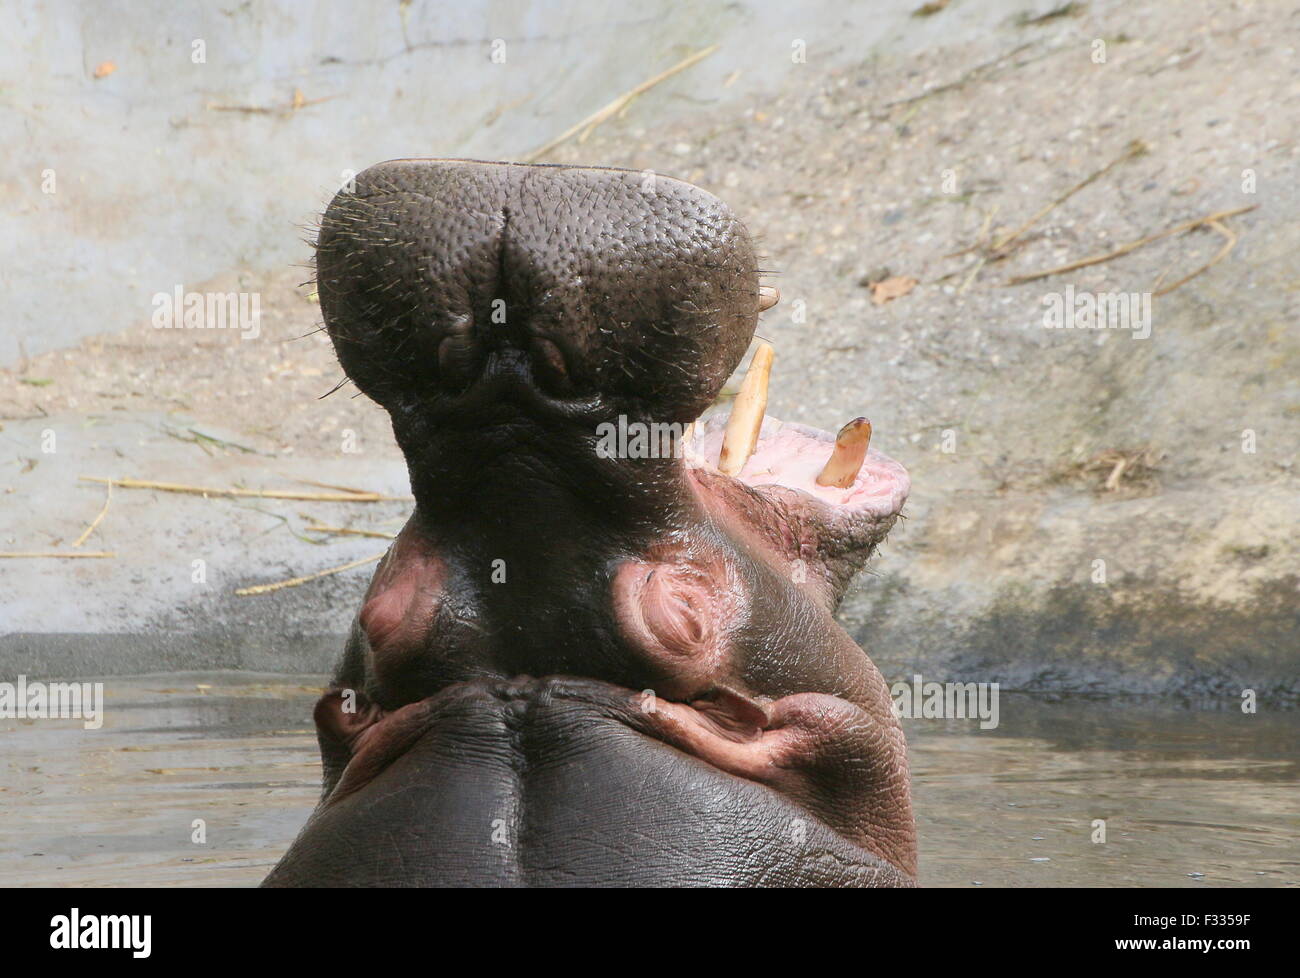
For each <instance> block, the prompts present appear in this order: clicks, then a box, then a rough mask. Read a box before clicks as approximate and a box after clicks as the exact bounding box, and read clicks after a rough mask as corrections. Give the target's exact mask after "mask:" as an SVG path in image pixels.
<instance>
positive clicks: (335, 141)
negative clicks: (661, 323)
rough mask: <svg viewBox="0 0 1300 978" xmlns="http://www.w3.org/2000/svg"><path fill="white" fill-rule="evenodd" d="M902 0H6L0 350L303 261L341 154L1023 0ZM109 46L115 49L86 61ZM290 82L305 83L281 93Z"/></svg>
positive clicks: (920, 38) (562, 112) (723, 93)
mask: <svg viewBox="0 0 1300 978" xmlns="http://www.w3.org/2000/svg"><path fill="white" fill-rule="evenodd" d="M1039 5H1040V6H1043V4H1041V3H1040V4H1039ZM10 6H11V5H6V7H7V8H9V7H10ZM916 6H917V0H880V2H871V3H858V4H853V5H845V4H844V3H842V2H839V0H821V2H814V3H804V4H799V5H798V7H797V9H796V8H795V7H794V6H793V5H790V4H784V3H780V2H778V0H759V2H749V3H729V4H716V3H699V4H689V5H687V4H676V3H670V2H667V0H648V2H644V3H628V4H604V3H573V2H563V0H540V2H539V0H534V2H528V0H499V2H485V3H474V4H450V3H438V2H425V0H415V2H411V3H409V4H405V3H399V2H397V0H392V2H373V3H349V4H343V3H318V4H316V3H293V2H256V0H253V2H245V3H238V4H237V3H233V2H231V3H224V4H200V3H173V2H132V3H125V2H119V3H103V2H80V3H78V2H62V3H53V4H49V3H38V2H22V3H18V4H16V5H12V7H13V9H6V12H5V30H4V34H5V39H4V41H3V42H0V145H4V146H5V148H6V152H5V154H4V160H3V162H0V290H2V291H3V293H4V295H5V297H6V302H5V303H4V306H3V312H0V317H2V318H0V366H4V365H10V364H12V363H14V362H16V361H17V360H18V359H19V358H20V357H21V356H22V354H23V353H24V352H26V353H28V354H33V355H34V354H37V353H40V352H43V351H46V350H50V349H56V348H59V347H61V346H65V345H67V344H69V343H72V342H74V341H75V340H77V339H78V338H80V337H82V336H87V335H90V334H95V333H103V332H116V331H119V330H123V329H126V328H127V327H129V326H131V325H134V324H136V323H138V322H140V321H142V320H144V319H146V318H147V317H148V315H149V313H150V311H151V306H150V300H151V297H152V296H153V295H154V294H155V293H157V292H171V291H172V289H173V288H174V287H175V286H176V285H178V284H181V285H184V286H186V287H195V286H198V285H199V284H201V283H203V282H205V281H207V280H209V279H211V278H213V277H215V276H217V275H219V274H222V273H226V272H230V271H234V270H243V269H247V270H263V269H265V268H266V267H268V266H271V265H275V264H283V263H287V262H294V261H301V260H303V256H304V255H305V254H306V249H304V248H303V247H302V246H301V242H300V238H301V237H303V236H304V234H305V233H307V232H304V231H300V230H299V228H300V227H302V226H305V225H308V224H309V223H310V222H311V220H312V219H313V217H314V215H315V214H316V213H317V212H318V211H319V209H320V207H321V206H322V204H323V203H324V202H325V201H326V200H328V198H329V196H330V194H331V193H332V192H333V191H334V190H335V189H336V188H337V187H338V186H339V185H340V183H341V182H342V180H343V176H344V174H345V173H346V172H347V171H349V170H353V171H355V170H359V169H362V168H363V167H365V166H366V165H368V164H370V163H374V162H377V161H379V160H383V159H389V158H393V157H398V156H470V157H486V158H494V159H496V158H500V159H511V158H520V157H522V156H523V155H526V154H527V153H529V152H530V151H532V150H534V149H536V148H538V147H539V146H541V145H543V144H544V143H546V142H547V141H548V140H550V139H551V138H552V137H554V136H556V135H558V134H559V133H561V132H563V131H564V130H566V129H567V128H569V127H570V126H571V125H573V124H574V123H576V122H577V121H579V120H580V119H582V118H584V117H586V116H587V115H589V114H590V113H592V112H594V111H596V110H597V109H599V108H601V107H602V106H604V105H605V104H607V103H608V102H609V101H611V100H612V99H613V98H615V97H616V96H618V95H619V94H621V93H623V92H625V91H627V90H628V89H630V88H632V87H633V86H635V85H637V84H638V83H640V82H642V81H644V80H646V79H647V78H649V77H651V76H652V75H654V74H656V73H657V72H659V71H661V70H663V69H665V68H667V67H670V66H671V65H673V64H675V63H677V62H678V61H680V60H681V59H682V58H683V57H685V56H687V55H688V54H690V53H691V52H693V51H697V50H700V49H702V48H705V47H707V46H709V45H711V44H715V43H716V44H720V45H721V47H720V50H719V51H718V52H717V53H716V54H715V55H713V56H711V57H710V58H708V59H706V60H705V61H704V62H703V63H701V64H699V65H697V66H696V67H694V68H692V69H690V71H689V72H687V73H685V74H683V75H681V76H678V77H676V78H674V79H672V80H670V81H669V82H667V83H666V84H665V85H663V86H661V87H659V88H656V89H655V91H654V92H653V94H652V95H650V96H648V97H646V98H644V99H642V100H641V102H640V103H639V104H637V105H635V106H633V107H632V109H631V110H630V111H632V112H634V113H637V114H638V115H639V116H641V117H642V118H644V120H645V122H646V124H648V125H653V124H654V121H655V120H656V119H658V118H664V117H669V116H673V115H676V114H680V113H683V112H689V111H690V110H691V109H692V108H693V107H697V106H699V105H701V104H711V103H716V102H717V101H719V100H722V99H727V98H735V97H737V96H739V95H740V94H742V93H746V92H753V91H759V90H772V89H778V88H780V86H781V84H782V82H783V80H784V78H785V76H786V75H787V74H788V73H789V72H792V71H797V70H799V68H800V67H801V65H799V64H797V63H795V62H794V61H793V60H792V58H791V51H792V44H793V42H794V41H795V40H802V41H805V42H806V44H807V58H808V59H809V61H810V62H812V63H814V64H817V65H820V66H823V67H824V66H825V65H826V63H827V62H828V61H859V60H862V59H865V58H867V57H869V56H870V54H871V52H872V51H873V50H875V49H877V47H878V46H881V45H888V46H889V47H890V48H891V49H894V50H896V49H898V48H899V47H900V46H924V45H928V44H933V43H936V42H938V41H939V40H941V39H943V40H947V41H951V40H954V39H957V38H960V37H961V36H963V35H966V34H977V33H979V32H980V31H982V30H984V29H985V28H986V27H987V26H988V25H990V24H993V23H996V22H998V21H1002V20H1005V18H1006V16H1007V14H1008V11H1010V10H1012V9H1021V8H1022V7H1024V6H1025V4H1023V3H1008V2H1006V0H997V2H988V3H980V4H963V5H960V6H959V7H957V8H954V9H953V10H951V11H947V12H945V17H944V18H942V23H939V22H938V21H934V22H931V21H928V20H917V19H915V18H912V17H911V16H910V12H911V10H912V9H913V8H915V7H916ZM497 40H499V41H502V42H504V55H505V60H504V62H503V63H497V62H494V61H493V59H492V52H493V42H494V41H497ZM196 41H202V42H203V45H204V50H203V55H204V58H205V60H204V61H202V62H201V63H196V61H195V57H196V53H195V51H196V49H195V42H196ZM498 50H499V49H498ZM105 62H112V63H113V64H114V65H116V70H115V71H113V72H111V73H109V74H106V75H104V76H103V77H99V78H96V77H95V74H96V70H97V68H99V66H100V65H102V64H104V63H105ZM733 73H738V74H737V75H736V77H734V78H732V80H731V83H730V84H724V82H726V81H727V79H729V78H731V76H732V75H733ZM296 91H298V92H301V98H302V99H303V100H304V102H305V103H306V104H304V105H302V106H301V107H300V108H298V109H296V110H294V109H293V108H292V106H293V103H294V98H295V92H296ZM318 100H323V101H318ZM223 106H224V107H227V108H225V109H223V108H220V107H223ZM241 109H242V110H241ZM51 176H52V178H53V181H54V183H53V185H52V188H51V185H50V183H49V178H50V177H51ZM49 189H53V191H54V192H52V193H50V192H45V191H46V190H49Z"/></svg>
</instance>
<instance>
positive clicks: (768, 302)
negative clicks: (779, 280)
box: [758, 285, 781, 312]
mask: <svg viewBox="0 0 1300 978" xmlns="http://www.w3.org/2000/svg"><path fill="white" fill-rule="evenodd" d="M780 301H781V292H780V291H779V290H778V289H777V287H776V286H775V285H760V286H759V287H758V311H759V312H764V311H765V310H768V309H771V308H772V307H773V306H774V305H776V304H777V303H778V302H780Z"/></svg>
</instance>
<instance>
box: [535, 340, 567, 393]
mask: <svg viewBox="0 0 1300 978" xmlns="http://www.w3.org/2000/svg"><path fill="white" fill-rule="evenodd" d="M531 359H532V363H533V374H534V376H535V377H536V378H537V380H538V381H539V382H540V383H541V385H542V386H543V387H544V388H545V389H546V390H547V392H548V393H551V394H567V393H570V392H572V390H573V381H572V380H571V379H570V377H569V366H568V364H567V363H566V362H565V360H564V354H563V353H562V352H561V351H560V348H559V347H558V346H556V345H555V344H554V343H553V342H552V341H551V340H548V339H547V338H546V337H544V336H536V337H534V338H533V342H532V345H531Z"/></svg>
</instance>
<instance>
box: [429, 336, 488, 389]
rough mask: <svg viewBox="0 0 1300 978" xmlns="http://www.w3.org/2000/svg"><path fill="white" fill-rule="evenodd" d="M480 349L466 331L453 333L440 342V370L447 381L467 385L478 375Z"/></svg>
mask: <svg viewBox="0 0 1300 978" xmlns="http://www.w3.org/2000/svg"><path fill="white" fill-rule="evenodd" d="M478 360H479V349H478V345H477V344H476V343H475V342H474V340H473V339H472V338H471V337H470V336H469V335H467V334H466V333H460V332H457V333H452V334H451V335H449V336H447V337H445V338H444V339H443V341H442V342H441V343H439V344H438V371H439V373H440V374H441V375H442V378H443V379H444V380H445V381H448V382H450V383H453V384H460V385H462V386H463V385H466V384H468V383H470V382H471V381H472V380H473V379H474V378H475V377H476V376H478V372H479V371H478Z"/></svg>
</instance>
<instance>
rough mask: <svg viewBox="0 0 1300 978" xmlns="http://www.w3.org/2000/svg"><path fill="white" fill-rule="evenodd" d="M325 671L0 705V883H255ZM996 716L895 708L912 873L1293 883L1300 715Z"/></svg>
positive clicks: (1108, 708) (1071, 708)
mask: <svg viewBox="0 0 1300 978" xmlns="http://www.w3.org/2000/svg"><path fill="white" fill-rule="evenodd" d="M322 681H323V680H322V678H321V677H316V676H307V677H300V676H293V677H285V676H263V675H249V674H235V673H220V674H213V675H199V674H193V673H190V674H184V675H169V676H154V677H142V678H134V679H110V680H107V681H106V683H105V707H106V717H105V721H104V725H103V727H102V728H101V729H99V730H86V729H84V728H83V727H82V725H81V723H80V722H79V721H73V720H39V721H15V720H3V721H0V757H2V758H3V760H2V761H0V881H3V882H4V883H5V884H7V885H35V884H43V885H65V886H132V885H134V886H232V885H234V886H238V885H253V884H256V883H257V882H258V881H260V880H261V878H262V877H263V876H264V875H265V874H266V872H267V871H268V870H269V869H270V867H271V866H272V865H274V863H275V861H276V858H277V857H278V856H279V854H280V853H281V852H282V851H283V850H284V848H285V847H286V846H287V845H288V844H289V842H290V841H291V840H292V838H293V836H294V834H295V833H296V832H297V830H298V828H299V827H300V826H301V824H302V822H303V820H304V819H305V818H306V817H307V814H308V812H310V810H311V808H312V806H313V804H314V803H315V800H316V795H317V791H318V788H319V782H320V767H319V763H318V760H317V754H316V744H315V738H314V735H313V732H312V728H311V720H310V716H311V707H312V704H313V702H314V700H315V697H316V695H317V693H318V691H319V688H320V685H321V683H322ZM1000 719H1001V723H1000V725H999V727H998V728H997V729H996V730H992V731H981V730H979V727H978V724H977V723H976V722H974V721H972V722H969V723H967V722H962V721H927V720H909V721H906V723H907V727H908V738H909V742H910V744H911V749H912V773H913V778H914V781H915V801H916V811H917V820H918V825H919V829H920V836H921V866H922V881H923V882H924V883H925V884H926V885H929V886H967V887H969V886H973V885H975V884H976V882H977V881H978V883H979V884H981V885H984V886H1005V885H1040V886H1041V885H1046V886H1126V885H1145V886H1180V885H1187V886H1207V885H1208V886H1288V885H1289V886H1296V885H1300V841H1298V840H1300V791H1298V790H1297V788H1298V787H1300V713H1280V714H1271V715H1270V714H1267V713H1261V714H1257V715H1254V716H1246V715H1242V714H1241V713H1239V712H1238V713H1231V712H1206V711H1197V710H1189V709H1180V708H1177V707H1175V706H1171V705H1167V704H1159V703H1157V704H1153V703H1151V702H1130V703H1119V704H1116V703H1113V702H1097V701H1087V700H1078V699H1072V700H1064V701H1060V702H1044V701H1042V700H1039V699H1035V698H1031V697H1027V696H1003V697H1002V703H1001V718H1000ZM200 819H201V820H202V827H203V830H204V831H205V833H206V836H205V840H204V841H202V842H198V841H195V837H196V834H197V832H198V831H199V830H198V829H197V828H196V826H195V820H200ZM1094 819H1104V820H1105V823H1106V824H1105V842H1104V843H1100V842H1094V841H1092V840H1093V837H1094V835H1095V834H1096V832H1097V829H1096V828H1095V827H1094V825H1093V821H1094Z"/></svg>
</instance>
